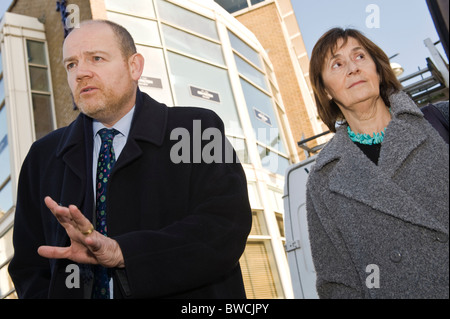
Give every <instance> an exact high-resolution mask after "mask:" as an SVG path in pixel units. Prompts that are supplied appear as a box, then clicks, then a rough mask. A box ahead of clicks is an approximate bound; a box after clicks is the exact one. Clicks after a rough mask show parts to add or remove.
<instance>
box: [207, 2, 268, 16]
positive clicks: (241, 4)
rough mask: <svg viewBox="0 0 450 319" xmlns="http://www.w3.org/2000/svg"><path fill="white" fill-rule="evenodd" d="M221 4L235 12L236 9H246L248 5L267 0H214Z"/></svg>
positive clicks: (229, 10) (230, 11)
mask: <svg viewBox="0 0 450 319" xmlns="http://www.w3.org/2000/svg"><path fill="white" fill-rule="evenodd" d="M214 1H215V2H217V3H218V4H220V5H221V6H222V7H223V8H224V9H225V10H227V11H228V12H229V13H234V12H236V11H239V10H242V9H246V8H248V7H251V6H254V5H255V4H258V3H260V2H264V1H265V0H214Z"/></svg>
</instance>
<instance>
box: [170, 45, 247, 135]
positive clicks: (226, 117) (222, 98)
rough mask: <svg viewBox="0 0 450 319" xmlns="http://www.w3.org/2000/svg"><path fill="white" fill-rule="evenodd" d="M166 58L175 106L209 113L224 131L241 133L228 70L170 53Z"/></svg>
mask: <svg viewBox="0 0 450 319" xmlns="http://www.w3.org/2000/svg"><path fill="white" fill-rule="evenodd" d="M168 57H169V64H170V70H171V76H170V78H171V80H172V83H173V86H174V92H175V96H176V100H177V101H176V103H177V105H187V106H199V107H204V108H207V109H210V110H212V111H214V112H216V113H217V114H218V115H219V117H220V118H221V119H222V121H223V122H224V124H225V128H231V129H233V131H234V132H236V131H241V124H240V120H239V117H238V114H237V110H236V105H235V102H234V98H233V92H232V90H231V85H230V79H229V77H228V72H227V70H224V69H222V68H218V67H215V66H213V65H210V64H207V63H203V62H200V61H197V60H194V59H190V58H188V57H185V56H182V55H180V54H176V53H173V52H168ZM241 134H242V133H241Z"/></svg>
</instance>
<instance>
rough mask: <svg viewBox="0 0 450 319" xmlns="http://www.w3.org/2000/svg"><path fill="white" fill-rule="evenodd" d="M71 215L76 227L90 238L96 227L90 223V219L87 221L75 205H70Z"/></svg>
mask: <svg viewBox="0 0 450 319" xmlns="http://www.w3.org/2000/svg"><path fill="white" fill-rule="evenodd" d="M69 213H70V216H71V218H72V220H73V221H74V222H75V224H76V227H77V228H78V229H79V231H80V232H81V233H82V234H83V235H85V236H88V235H90V234H91V233H92V232H93V231H94V226H93V225H92V223H91V222H90V221H89V219H87V218H86V217H85V216H84V215H83V213H82V212H81V211H80V210H79V209H78V207H76V206H75V205H70V206H69Z"/></svg>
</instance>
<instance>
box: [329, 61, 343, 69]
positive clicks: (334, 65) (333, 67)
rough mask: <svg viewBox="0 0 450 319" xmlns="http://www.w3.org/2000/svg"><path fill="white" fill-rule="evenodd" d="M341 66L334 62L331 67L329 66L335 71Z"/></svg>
mask: <svg viewBox="0 0 450 319" xmlns="http://www.w3.org/2000/svg"><path fill="white" fill-rule="evenodd" d="M340 66H341V63H340V62H335V63H333V64H332V65H331V68H332V69H337V68H339V67H340Z"/></svg>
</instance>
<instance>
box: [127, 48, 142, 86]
mask: <svg viewBox="0 0 450 319" xmlns="http://www.w3.org/2000/svg"><path fill="white" fill-rule="evenodd" d="M144 62H145V60H144V57H143V56H142V54H140V53H135V54H133V55H132V56H130V58H129V59H128V66H129V68H130V74H131V78H132V79H133V80H134V81H138V80H139V79H140V78H141V75H142V72H143V71H144Z"/></svg>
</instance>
